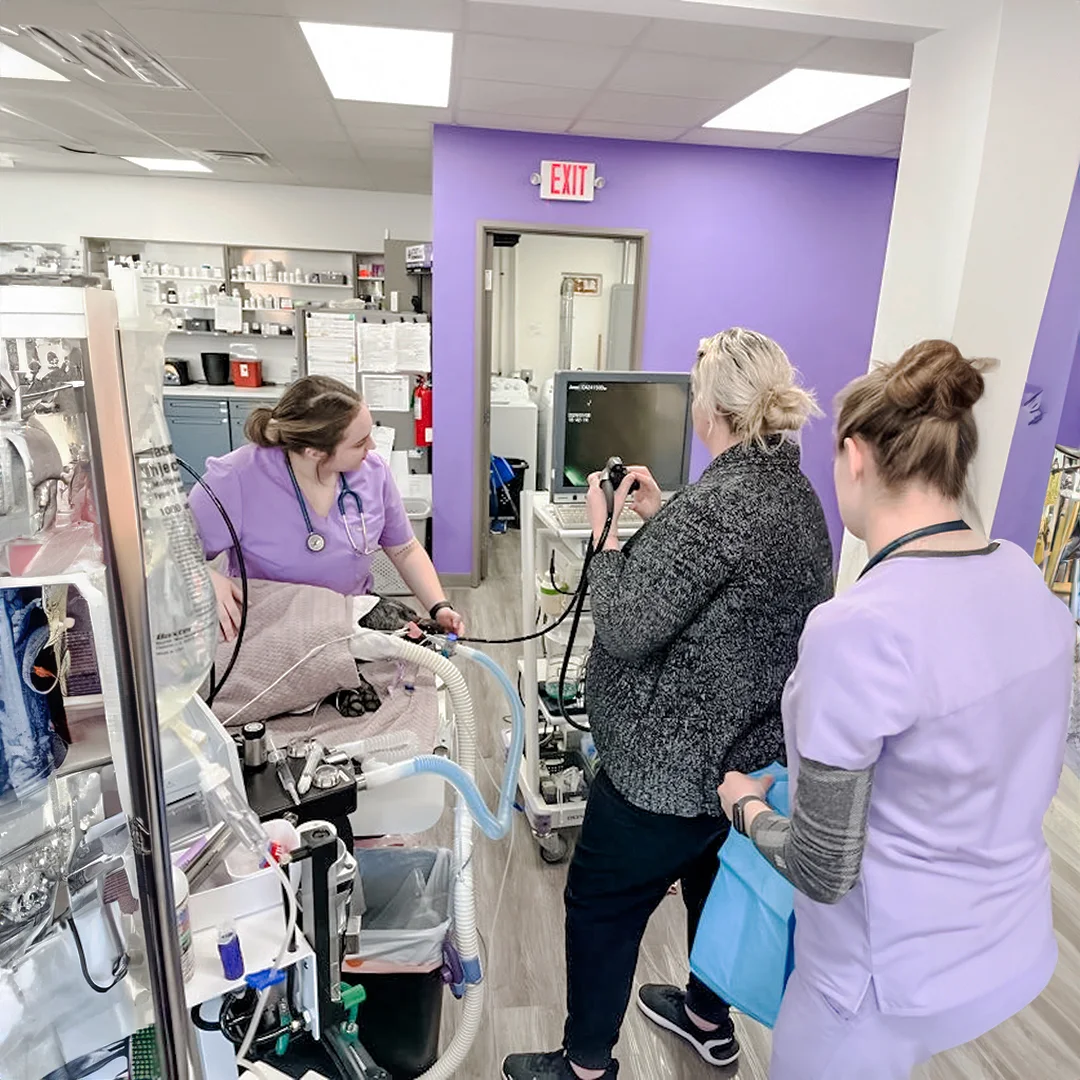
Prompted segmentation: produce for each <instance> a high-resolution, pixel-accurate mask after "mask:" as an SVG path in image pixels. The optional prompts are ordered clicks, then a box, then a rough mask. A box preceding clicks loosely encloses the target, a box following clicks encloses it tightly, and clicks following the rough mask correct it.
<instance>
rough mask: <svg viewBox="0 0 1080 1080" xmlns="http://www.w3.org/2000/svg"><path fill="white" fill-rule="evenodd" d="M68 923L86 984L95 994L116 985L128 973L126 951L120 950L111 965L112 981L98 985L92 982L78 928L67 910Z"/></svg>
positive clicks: (128, 963)
mask: <svg viewBox="0 0 1080 1080" xmlns="http://www.w3.org/2000/svg"><path fill="white" fill-rule="evenodd" d="M67 921H68V923H69V924H70V926H71V936H72V937H73V938H74V939H75V951H76V952H77V953H78V954H79V967H80V968H81V969H82V977H83V979H84V980H85V981H86V985H87V986H89V987H90V989H91V990H93V991H94V993H95V994H107V993H108V992H109V991H110V990H112V989H113V987H115V986H117V985H118V984H119V983H120V982H122V981H123V979H124V976H126V975H127V973H128V967H129V966H130V959H129V957H128V954H127V953H126V952H122V953H121V954H120V955H119V956H118V957H117V958H116V959H115V960H114V961H113V966H112V975H113V981H112V982H111V983H109V985H108V986H99V985H98V984H97V983H96V982H94V979H93V977H92V976H91V974H90V969H89V968H88V967H87V964H86V951H85V950H84V949H83V943H82V937H81V936H80V934H79V928H78V926H77V925H76V924H75V914H74V912H70V911H69V912H68V918H67Z"/></svg>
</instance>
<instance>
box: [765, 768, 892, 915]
mask: <svg viewBox="0 0 1080 1080" xmlns="http://www.w3.org/2000/svg"><path fill="white" fill-rule="evenodd" d="M873 780H874V767H873V766H870V767H869V768H867V769H858V770H855V771H851V770H848V769H836V768H833V767H832V766H831V765H822V764H821V763H820V762H818V761H810V760H808V759H806V758H803V759H802V760H801V761H800V762H799V783H798V786H797V787H796V792H795V806H794V807H793V809H792V815H791V817H790V818H786V817H781V816H780V815H779V814H776V813H763V814H758V815H757V817H755V818H754V821H753V824H752V825H751V826H750V838H751V839H752V840H753V841H754V843H755V844H756V845H757V848H758V850H759V851H760V852H761V853H762V855H764V856H765V858H766V859H767V860H768V861H769V862H770V863H771V864H772V865H773V866H774V867H775V868H776V869H777V870H778V871H779V872H780V873H781V874H783V875H784V877H786V878H787V879H788V881H790V882H791V883H792V885H794V886H795V888H796V889H798V890H799V892H801V893H804V894H805V895H806V896H808V897H809V898H810V899H811V900H816V901H817V902H818V903H821V904H835V903H838V902H839V901H840V900H841V899H843V897H844V896H845V895H847V893H849V892H850V891H851V890H852V889H853V888H854V887H855V883H856V882H857V881H858V880H859V872H860V870H861V868H862V857H863V848H864V847H865V846H866V822H867V816H868V814H869V810H870V791H871V788H872V786H873Z"/></svg>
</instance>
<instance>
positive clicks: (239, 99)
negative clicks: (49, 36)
mask: <svg viewBox="0 0 1080 1080" xmlns="http://www.w3.org/2000/svg"><path fill="white" fill-rule="evenodd" d="M683 7H684V8H685V9H687V10H688V11H689V13H690V14H689V15H686V16H684V17H682V18H679V19H672V18H664V19H657V18H650V17H648V16H642V15H622V14H612V13H602V12H588V11H580V10H579V11H567V10H557V9H554V8H552V7H539V6H534V7H529V6H524V5H522V4H508V3H499V2H494V3H489V2H480V0H96V2H94V0H0V24H4V25H6V26H13V25H18V24H22V23H29V24H33V25H37V26H40V27H46V28H49V29H53V30H74V31H82V30H88V29H106V30H112V31H115V32H122V33H124V34H126V35H127V36H128V37H130V38H132V39H133V40H134V41H135V42H136V43H138V44H139V45H141V46H142V47H143V48H144V49H146V50H147V51H149V52H151V53H153V54H155V55H157V56H158V57H161V58H163V59H164V60H165V62H166V63H167V65H168V66H169V67H170V68H171V69H172V70H173V71H174V72H175V73H176V74H177V75H178V76H180V78H181V79H182V80H183V81H184V82H185V83H187V84H188V85H189V86H190V87H191V89H190V90H175V89H170V90H166V89H154V88H151V87H145V86H142V85H130V86H119V85H103V84H101V83H99V82H97V81H95V80H94V79H92V78H91V77H89V76H86V75H82V74H81V73H80V75H79V78H78V79H74V78H73V81H72V82H70V83H46V82H28V81H24V80H14V79H3V80H0V109H3V110H9V111H0V154H7V155H10V156H12V157H13V158H14V159H15V163H16V164H15V167H16V168H28V169H49V170H65V171H93V172H104V173H115V174H128V175H130V174H139V175H145V173H144V172H143V170H141V169H139V168H138V167H136V166H134V165H131V164H129V163H128V162H125V161H122V160H120V155H129V156H142V157H169V156H175V155H186V154H189V153H191V152H205V151H220V150H229V151H246V152H258V153H262V154H266V155H269V158H270V160H271V164H270V165H269V166H261V165H251V164H235V163H229V164H216V163H212V166H211V167H212V168H213V170H214V172H213V174H212V178H217V179H226V180H247V181H262V182H269V183H286V184H303V185H313V186H321V187H344V188H361V189H368V190H376V191H396V192H417V193H426V192H429V191H430V190H431V127H432V124H433V123H452V124H465V125H472V126H476V127H490V128H507V129H516V130H525V131H550V132H569V133H573V134H578V135H601V136H613V137H617V138H628V139H650V140H661V141H670V142H685V143H703V144H712V145H733V146H754V147H768V148H781V147H783V148H787V149H793V150H811V151H820V152H825V153H841V154H860V155H869V156H879V157H890V156H893V157H895V156H896V155H897V153H898V152H899V146H900V137H901V131H902V128H903V113H904V95H900V96H898V97H896V98H893V99H890V100H889V101H887V102H884V103H882V104H880V105H878V106H875V107H873V108H871V109H867V110H864V111H863V112H860V113H856V114H854V115H852V116H849V117H845V118H844V119H842V120H839V121H837V122H836V123H833V124H830V125H828V126H826V127H823V128H820V129H819V130H817V131H815V132H812V133H811V134H809V135H805V136H802V137H800V138H792V137H791V136H784V135H777V136H773V135H758V134H739V133H735V132H723V131H713V130H704V129H702V127H701V125H702V123H704V122H705V121H706V120H708V119H710V118H711V117H713V116H715V115H716V114H717V113H719V112H720V111H721V110H723V109H725V108H727V107H728V106H730V105H733V104H734V103H735V102H736V101H738V100H740V99H741V98H743V97H745V96H746V95H747V94H749V93H751V92H752V91H754V90H757V89H758V88H760V87H762V86H764V85H765V84H766V83H768V82H771V81H772V80H773V79H774V78H776V77H777V76H778V75H780V74H782V73H783V72H784V71H786V70H788V69H789V68H791V67H793V66H803V67H815V68H825V69H830V70H843V71H853V72H860V73H864V74H873V75H898V76H904V75H907V74H909V73H910V67H911V51H912V46H911V44H909V43H905V42H902V41H880V40H878V41H875V40H866V39H860V38H855V37H850V36H846V37H823V36H818V35H815V34H808V33H805V32H792V31H787V30H781V29H767V28H755V27H748V26H733V25H722V24H720V23H718V22H716V18H717V9H716V8H712V7H710V6H708V5H704V4H685V5H683ZM681 10H682V9H680V11H681ZM696 12H701V13H702V14H701V21H692V19H691V17H690V16H691V15H693V14H695V13H696ZM300 18H303V19H308V20H315V21H324V22H349V23H361V24H370V25H392V26H400V27H415V28H424V29H435V30H452V31H454V32H455V51H454V68H453V85H452V89H451V96H450V107H449V108H447V109H430V108H411V107H404V106H393V105H374V104H364V103H361V102H339V101H334V99H333V98H332V97H331V96H330V93H329V91H328V90H327V88H326V84H325V83H324V81H323V79H322V76H321V75H320V73H319V70H318V68H317V66H316V64H315V61H314V59H313V58H312V56H311V53H310V51H309V49H308V47H307V45H306V42H305V41H304V38H303V35H302V34H301V32H300V29H299V25H298V20H299V19H300ZM0 40H3V41H6V42H8V43H10V44H13V45H15V46H16V47H20V48H21V47H23V46H22V45H21V43H20V41H19V39H16V38H9V37H3V38H0ZM27 51H31V50H27ZM33 55H34V56H36V57H39V58H42V59H44V58H45V57H47V55H48V54H47V53H43V52H37V51H34V52H33ZM53 66H54V67H55V66H57V65H56V64H55V63H54V64H53ZM63 70H64V71H65V74H67V73H68V71H67V69H66V68H64V69H63ZM12 113H15V114H18V115H17V116H16V115H12ZM61 144H66V145H68V146H72V147H75V148H76V149H85V150H96V151H97V153H96V154H87V153H72V152H69V151H67V150H63V149H60V145H61Z"/></svg>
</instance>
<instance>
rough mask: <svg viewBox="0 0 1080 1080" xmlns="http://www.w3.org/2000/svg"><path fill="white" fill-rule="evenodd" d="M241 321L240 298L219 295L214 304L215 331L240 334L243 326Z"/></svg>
mask: <svg viewBox="0 0 1080 1080" xmlns="http://www.w3.org/2000/svg"><path fill="white" fill-rule="evenodd" d="M240 320H241V313H240V298H239V297H237V296H224V295H223V294H222V293H218V295H217V299H216V301H215V303H214V329H215V330H230V331H232V332H233V333H235V334H238V333H240V330H241V329H242V326H243V324H242V323H241V321H240Z"/></svg>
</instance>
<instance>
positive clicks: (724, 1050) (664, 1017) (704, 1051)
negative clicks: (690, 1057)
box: [637, 986, 739, 1067]
mask: <svg viewBox="0 0 1080 1080" xmlns="http://www.w3.org/2000/svg"><path fill="white" fill-rule="evenodd" d="M637 1003H638V1008H639V1009H640V1010H641V1011H642V1012H643V1013H644V1014H645V1015H646V1016H647V1017H648V1018H649V1019H650V1020H651V1021H652V1022H653V1023H654V1024H656V1025H658V1026H659V1027H662V1028H664V1030H665V1031H673V1032H675V1034H676V1035H678V1036H679V1037H680V1038H682V1039H685V1040H686V1041H687V1042H688V1043H689V1044H690V1045H691V1046H692V1047H693V1048H694V1049H695V1050H696V1051H697V1052H698V1053H699V1054H700V1055H701V1056H702V1058H704V1060H705V1061H707V1062H708V1063H709V1064H710V1065H716V1066H718V1067H720V1066H724V1065H732V1064H734V1063H735V1062H736V1061H738V1059H739V1043H738V1041H737V1040H736V1038H735V1025H734V1024H733V1023H732V1022H731V1020H730V1019H729V1020H728V1021H727V1023H724V1024H721V1025H720V1027H718V1028H717V1029H716V1031H702V1030H701V1028H699V1027H698V1026H697V1024H695V1023H694V1022H693V1021H692V1020H691V1019H690V1017H689V1016H687V1015H686V991H685V990H680V989H679V988H678V987H676V986H643V987H642V988H641V989H640V990H639V991H638V999H637Z"/></svg>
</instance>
